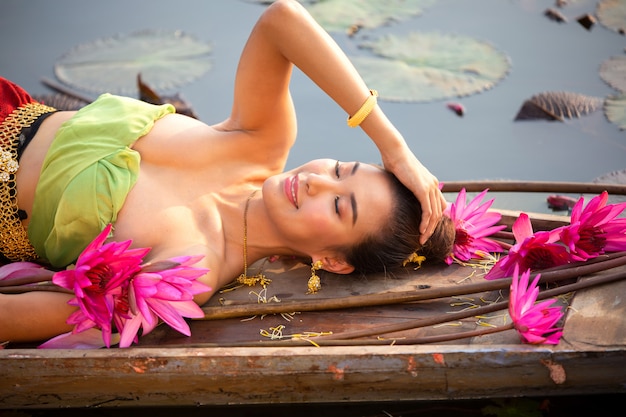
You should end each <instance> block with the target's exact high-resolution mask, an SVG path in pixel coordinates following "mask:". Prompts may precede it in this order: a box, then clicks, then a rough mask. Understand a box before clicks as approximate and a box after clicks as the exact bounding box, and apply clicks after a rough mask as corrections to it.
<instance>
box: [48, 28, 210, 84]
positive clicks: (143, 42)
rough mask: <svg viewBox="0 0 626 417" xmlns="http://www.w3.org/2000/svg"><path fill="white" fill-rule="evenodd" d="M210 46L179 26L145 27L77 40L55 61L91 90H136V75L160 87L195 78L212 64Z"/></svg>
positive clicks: (65, 75)
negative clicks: (172, 28) (167, 29)
mask: <svg viewBox="0 0 626 417" xmlns="http://www.w3.org/2000/svg"><path fill="white" fill-rule="evenodd" d="M210 53H211V46H210V45H209V44H207V43H203V42H199V41H198V40H196V39H195V38H193V37H191V36H189V35H186V34H184V33H182V32H180V31H175V32H162V31H150V30H146V31H140V32H135V33H132V34H130V35H117V36H113V37H109V38H103V39H99V40H96V41H95V42H92V43H87V44H82V45H78V46H77V47H75V48H74V49H72V50H71V51H69V52H68V53H67V54H65V55H64V56H63V57H61V58H60V59H59V60H58V61H57V63H56V65H55V74H56V76H57V77H58V78H59V79H60V80H61V81H63V82H64V83H66V84H69V85H71V86H73V87H75V88H80V89H83V90H87V91H92V92H97V93H102V92H110V93H116V94H131V93H132V94H136V93H137V84H136V83H137V75H138V74H141V75H142V77H143V78H144V79H145V80H146V81H148V82H149V83H150V84H151V85H152V86H153V87H154V88H156V89H158V90H167V89H170V88H173V87H178V86H180V85H183V84H185V83H188V82H191V81H193V80H195V79H197V78H198V77H200V76H201V75H203V74H204V73H206V72H207V71H208V70H209V69H210V68H211V61H210V58H209V55H210Z"/></svg>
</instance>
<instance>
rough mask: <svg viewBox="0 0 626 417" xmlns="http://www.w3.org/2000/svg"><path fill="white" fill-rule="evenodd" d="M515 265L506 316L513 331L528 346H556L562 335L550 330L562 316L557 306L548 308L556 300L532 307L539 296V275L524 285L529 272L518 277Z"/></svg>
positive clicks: (556, 329) (552, 329)
mask: <svg viewBox="0 0 626 417" xmlns="http://www.w3.org/2000/svg"><path fill="white" fill-rule="evenodd" d="M518 272H519V269H518V266H517V265H515V270H514V274H513V280H512V281H511V294H510V299H509V315H510V316H511V320H513V325H514V326H515V329H517V331H518V332H519V334H520V336H521V338H522V341H524V342H525V343H532V344H542V343H546V344H551V345H556V344H558V343H559V339H560V338H561V335H562V334H563V332H562V331H561V329H560V328H555V327H553V326H554V325H555V324H556V323H557V322H558V321H559V320H560V319H561V317H563V312H562V311H561V308H560V307H551V305H552V304H554V303H555V302H556V299H550V300H545V301H542V302H540V303H538V304H535V302H536V301H537V295H539V288H538V287H537V283H538V282H539V278H540V275H539V274H537V276H536V277H535V279H534V280H533V282H532V283H531V284H530V285H528V281H529V279H530V269H527V270H526V272H524V273H522V276H521V279H520V278H518Z"/></svg>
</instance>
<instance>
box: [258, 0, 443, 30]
mask: <svg viewBox="0 0 626 417" xmlns="http://www.w3.org/2000/svg"><path fill="white" fill-rule="evenodd" d="M248 1H251V2H253V3H261V4H272V3H274V0H248ZM299 2H300V3H302V5H303V6H304V7H306V9H307V10H308V11H309V13H310V14H311V15H312V16H313V18H314V19H315V20H316V21H317V22H318V23H319V24H320V26H322V27H323V28H324V29H325V30H326V31H328V32H345V31H354V28H356V27H358V28H359V29H361V28H367V29H372V28H376V27H380V26H383V25H385V24H388V23H390V22H393V21H403V20H407V19H410V18H412V17H415V16H419V15H420V14H422V13H423V11H424V9H426V8H428V7H430V6H431V5H433V4H434V3H436V2H437V0H386V1H380V0H299Z"/></svg>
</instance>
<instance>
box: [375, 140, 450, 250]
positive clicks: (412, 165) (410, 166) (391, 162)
mask: <svg viewBox="0 0 626 417" xmlns="http://www.w3.org/2000/svg"><path fill="white" fill-rule="evenodd" d="M383 165H384V166H385V168H386V169H388V170H389V171H391V172H392V173H393V174H394V175H395V176H396V177H397V178H398V179H399V180H400V182H402V183H403V184H404V185H405V186H406V187H407V188H408V189H409V190H411V191H413V194H415V197H417V200H418V201H419V202H420V205H421V206H422V221H421V223H420V233H421V236H420V244H422V245H423V244H424V243H426V241H427V240H428V239H429V238H430V236H432V234H433V232H434V231H435V228H436V227H437V224H438V223H439V220H440V219H441V216H442V213H443V210H444V209H445V208H446V205H447V203H446V200H445V198H444V197H443V194H442V193H441V190H440V189H439V181H438V180H437V178H436V177H435V176H434V175H433V174H431V173H430V171H429V170H428V169H426V167H425V166H424V165H422V163H421V162H420V161H419V160H418V159H417V158H416V157H415V155H414V154H413V153H412V152H411V151H410V150H409V149H408V148H405V149H404V150H403V151H402V152H400V153H399V155H398V156H396V157H395V158H394V157H390V156H387V157H386V156H385V155H383Z"/></svg>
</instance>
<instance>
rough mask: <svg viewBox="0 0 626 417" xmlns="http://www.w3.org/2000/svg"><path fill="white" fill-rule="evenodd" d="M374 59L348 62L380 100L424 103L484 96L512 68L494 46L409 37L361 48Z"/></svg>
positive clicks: (439, 37)
mask: <svg viewBox="0 0 626 417" xmlns="http://www.w3.org/2000/svg"><path fill="white" fill-rule="evenodd" d="M359 46H360V47H362V48H365V49H368V50H371V51H372V52H373V53H374V54H375V55H374V56H352V57H350V59H351V60H352V62H353V63H354V65H355V66H356V67H357V69H358V70H359V72H360V73H361V75H362V76H363V78H364V79H365V81H366V82H367V84H368V85H370V86H372V88H376V89H377V90H378V91H379V93H380V97H381V99H384V100H389V101H400V102H425V101H433V100H441V99H447V98H451V97H463V96H468V95H471V94H475V93H478V92H481V91H484V90H488V89H490V88H492V87H493V86H495V85H496V84H497V83H498V82H499V81H501V80H502V79H503V78H504V77H505V76H506V75H507V74H508V72H509V70H510V67H511V62H510V60H509V58H508V56H506V55H505V54H504V53H502V52H500V51H498V50H497V49H496V48H494V47H493V46H492V45H490V44H488V43H485V42H481V41H479V40H476V39H474V38H471V37H465V36H455V35H447V34H439V33H419V32H412V33H409V34H408V35H405V36H395V35H391V34H390V35H386V36H384V37H382V38H380V39H378V40H375V41H372V42H364V43H362V44H361V45H359Z"/></svg>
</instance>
